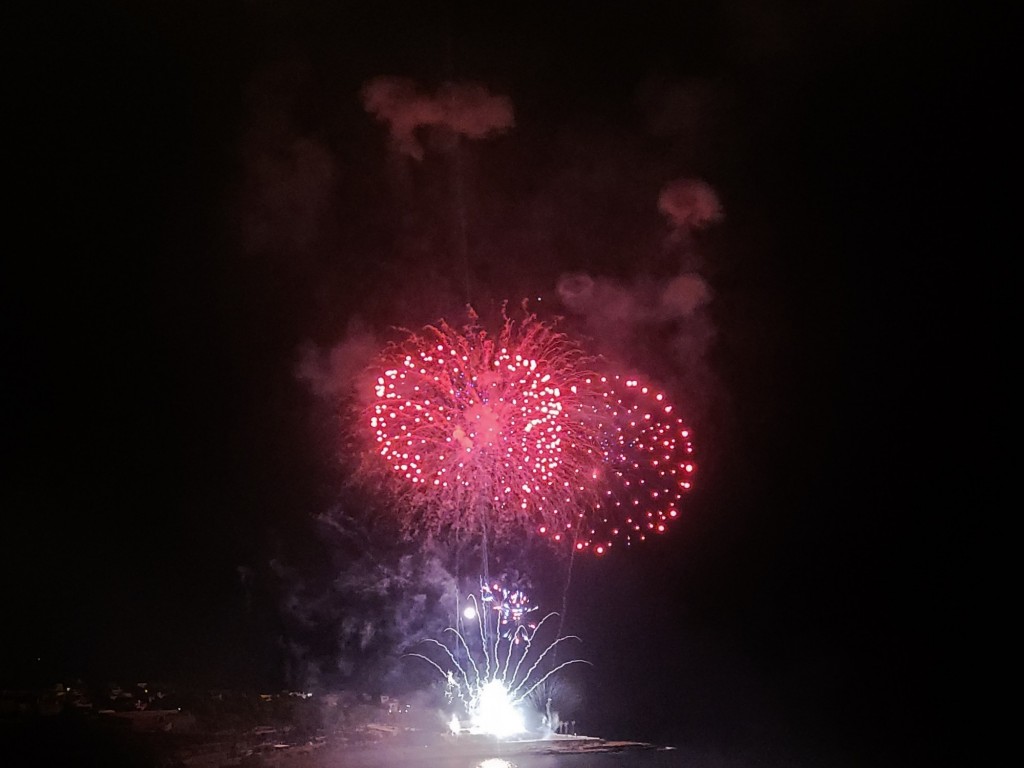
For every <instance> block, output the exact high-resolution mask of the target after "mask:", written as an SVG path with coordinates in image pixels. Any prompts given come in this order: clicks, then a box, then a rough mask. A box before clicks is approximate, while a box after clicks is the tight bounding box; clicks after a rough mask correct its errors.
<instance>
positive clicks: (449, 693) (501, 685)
mask: <svg viewBox="0 0 1024 768" xmlns="http://www.w3.org/2000/svg"><path fill="white" fill-rule="evenodd" d="M470 599H471V600H472V601H474V602H475V600H476V596H475V595H471V596H470ZM477 613H478V615H479V616H480V617H481V618H483V617H485V616H486V615H487V612H486V611H479V610H478V611H477ZM557 615H558V614H557V613H549V614H548V615H547V616H545V617H544V618H543V619H541V621H540V622H539V623H538V624H537V626H536V628H534V629H533V630H532V631H531V630H530V629H528V628H527V627H526V626H525V625H520V626H518V627H516V629H515V630H514V632H513V633H512V636H511V637H508V638H503V637H502V636H501V635H499V636H497V637H495V638H494V640H493V641H492V640H491V638H490V636H489V635H488V633H487V631H486V630H485V625H484V623H483V622H479V623H478V633H477V634H478V638H477V639H475V640H473V641H472V642H469V641H467V636H466V635H464V634H463V633H461V632H459V631H458V630H457V629H455V628H454V627H449V628H448V629H447V630H445V631H446V632H447V633H450V634H451V635H452V636H453V637H454V639H455V649H454V650H453V649H451V648H449V647H448V646H446V645H445V644H444V643H441V642H440V641H438V640H434V639H430V638H428V639H427V640H424V641H423V642H424V643H425V644H427V645H429V646H430V647H431V648H433V649H434V650H435V651H436V653H435V657H437V658H441V661H440V662H438V661H437V660H436V658H432V657H431V656H430V655H428V654H426V653H408V654H406V655H407V656H409V657H414V658H418V659H422V660H423V661H426V662H427V663H428V664H430V665H431V666H432V667H434V669H436V670H437V671H438V672H439V673H440V675H441V677H442V679H443V680H444V681H445V696H446V698H447V700H448V701H449V702H450V703H453V704H457V705H459V706H460V708H461V709H462V714H463V719H460V718H459V716H458V713H453V714H452V718H451V720H450V721H449V723H450V724H449V728H450V729H451V730H452V731H453V732H454V733H459V732H460V731H461V730H462V729H463V728H465V729H466V730H468V731H469V732H470V733H478V734H488V735H491V736H496V737H498V738H508V737H512V736H516V735H518V734H522V733H524V732H526V730H527V725H526V714H525V711H524V710H525V708H526V705H527V702H528V701H529V700H530V697H531V695H532V694H533V693H534V691H536V690H537V689H538V688H539V687H540V686H542V685H543V684H544V683H545V682H547V681H548V680H549V679H550V678H551V677H552V676H553V675H555V674H556V673H557V672H559V671H560V670H562V669H564V668H565V667H568V666H570V665H572V664H589V663H590V662H588V661H585V660H584V659H576V658H573V659H569V660H567V661H562V662H560V663H551V661H550V660H551V659H553V658H554V655H553V652H554V650H555V648H557V647H558V646H559V645H561V644H562V643H563V642H567V641H570V640H576V641H579V638H578V637H577V636H575V635H565V636H562V637H557V638H555V639H554V640H553V641H552V642H550V643H549V644H548V645H546V646H544V648H543V650H540V651H539V652H538V648H539V647H540V646H539V644H538V646H537V647H534V641H535V639H536V638H537V634H538V633H539V632H540V631H541V630H542V628H543V627H544V625H545V623H546V622H547V621H548V620H549V619H552V618H554V617H556V616H557ZM469 637H472V635H470V636H469ZM546 661H547V662H548V664H545V662H546Z"/></svg>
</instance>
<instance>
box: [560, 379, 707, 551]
mask: <svg viewBox="0 0 1024 768" xmlns="http://www.w3.org/2000/svg"><path fill="white" fill-rule="evenodd" d="M597 383H598V384H599V385H600V389H601V391H602V397H603V399H604V400H605V402H606V403H607V413H608V418H606V419H604V420H603V424H604V428H603V430H602V432H601V438H600V439H601V445H602V461H601V463H600V464H599V465H598V466H597V468H596V469H595V472H594V474H593V476H592V480H593V482H594V487H595V488H596V489H598V490H599V493H600V499H599V500H598V501H597V502H596V503H595V504H594V506H593V507H592V509H591V510H590V511H589V514H587V515H586V516H585V518H584V520H583V525H582V526H581V527H580V529H579V531H578V533H577V537H576V541H575V543H574V546H575V547H576V548H577V550H584V549H592V550H593V551H594V552H595V553H596V554H599V555H600V554H604V553H605V552H607V551H608V549H609V548H610V547H611V546H612V545H613V544H614V542H616V541H623V542H625V544H626V545H629V544H630V543H632V542H635V541H643V540H644V539H646V537H647V536H648V535H651V534H659V533H664V532H665V531H666V530H667V528H668V525H669V524H670V523H671V522H673V521H674V520H676V519H677V518H678V516H679V509H680V508H679V505H680V502H681V501H682V499H683V496H684V495H685V494H686V493H687V492H688V491H689V490H690V489H691V488H692V487H693V477H694V473H695V472H696V464H695V462H694V457H693V452H694V448H693V441H692V438H691V434H690V430H689V428H688V427H687V426H686V425H685V423H684V422H683V420H682V418H680V417H679V416H678V415H676V413H675V409H674V406H673V405H672V404H671V403H670V402H669V400H668V398H667V397H666V395H665V394H664V393H663V392H661V391H659V390H657V389H655V388H654V387H651V386H650V385H647V384H645V383H643V382H642V381H640V380H639V379H637V378H629V377H620V376H613V377H601V378H600V379H599V380H598V382H597Z"/></svg>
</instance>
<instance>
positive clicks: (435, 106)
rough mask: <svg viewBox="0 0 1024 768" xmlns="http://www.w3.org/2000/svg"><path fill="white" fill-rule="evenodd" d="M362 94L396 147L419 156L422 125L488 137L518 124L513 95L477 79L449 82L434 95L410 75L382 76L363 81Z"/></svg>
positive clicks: (472, 136) (405, 152) (421, 147)
mask: <svg viewBox="0 0 1024 768" xmlns="http://www.w3.org/2000/svg"><path fill="white" fill-rule="evenodd" d="M362 96H363V106H364V107H365V108H366V111H367V112H369V113H370V114H372V115H374V117H376V118H377V119H378V120H380V121H381V122H384V123H387V125H388V129H389V130H390V133H391V141H392V143H393V145H394V147H395V149H396V150H397V151H398V152H400V153H401V154H404V155H408V156H409V157H412V158H414V159H416V160H422V159H423V146H422V144H421V143H420V140H419V139H418V138H417V131H418V130H419V129H421V128H447V129H448V130H450V131H452V132H454V133H455V134H457V135H459V136H465V137H466V138H469V139H482V138H485V137H487V136H490V135H493V134H496V133H501V132H503V131H506V130H508V129H509V128H511V127H512V126H513V124H514V116H513V109H512V101H511V99H509V98H508V97H507V96H496V95H493V94H491V93H490V91H488V90H487V88H485V87H484V86H482V85H478V84H475V83H445V84H444V85H442V86H441V87H440V88H439V89H438V91H437V93H435V94H433V95H431V94H427V93H423V92H422V91H420V90H419V88H418V87H417V85H416V83H415V82H414V81H412V80H410V79H408V78H404V77H377V78H374V79H373V80H370V81H369V82H368V83H366V85H364V86H363V92H362Z"/></svg>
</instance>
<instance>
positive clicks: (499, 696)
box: [470, 680, 526, 739]
mask: <svg viewBox="0 0 1024 768" xmlns="http://www.w3.org/2000/svg"><path fill="white" fill-rule="evenodd" d="M471 718H472V725H471V726H470V732H471V733H487V734H490V735H492V736H497V737H498V738H499V739H504V738H507V737H509V736H515V735H516V734H517V733H523V732H524V731H525V730H526V722H525V720H524V719H523V713H522V712H520V711H519V709H518V708H517V707H516V706H515V705H514V704H513V703H512V696H511V694H510V693H509V690H508V688H506V687H505V684H504V683H503V682H501V681H500V680H490V681H488V682H487V683H485V684H484V685H483V686H482V687H481V688H480V698H479V699H478V701H477V706H476V708H475V710H474V711H473V712H472V713H471Z"/></svg>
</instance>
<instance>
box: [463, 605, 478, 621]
mask: <svg viewBox="0 0 1024 768" xmlns="http://www.w3.org/2000/svg"><path fill="white" fill-rule="evenodd" d="M462 618H464V619H465V620H466V621H472V620H473V619H475V618H476V608H474V607H473V606H472V605H467V606H466V607H465V609H464V610H463V611H462Z"/></svg>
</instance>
